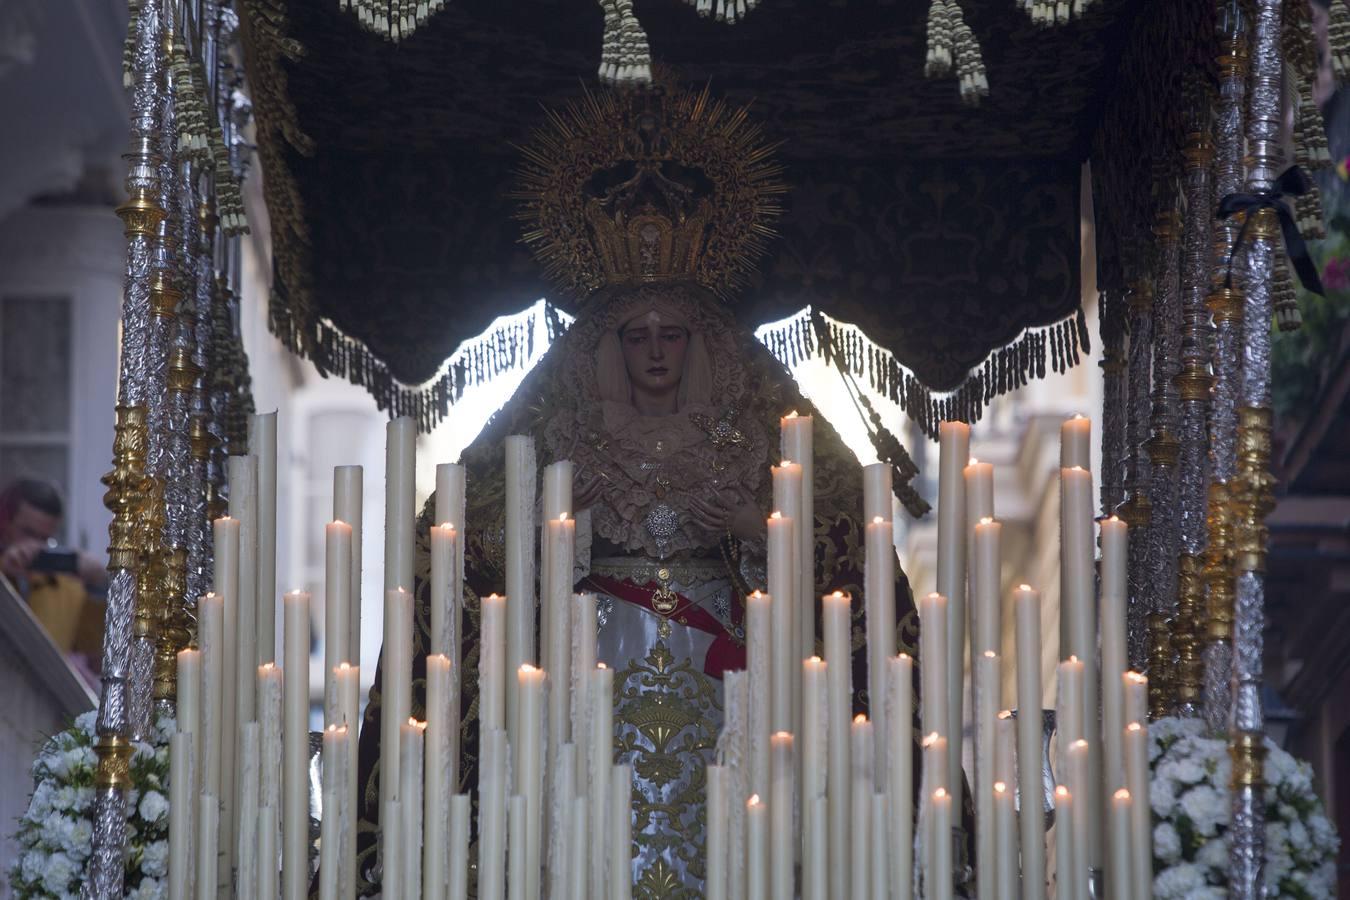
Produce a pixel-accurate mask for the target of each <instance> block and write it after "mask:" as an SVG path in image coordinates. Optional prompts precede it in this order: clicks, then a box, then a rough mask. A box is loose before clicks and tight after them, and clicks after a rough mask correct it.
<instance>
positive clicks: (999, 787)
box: [994, 781, 1008, 794]
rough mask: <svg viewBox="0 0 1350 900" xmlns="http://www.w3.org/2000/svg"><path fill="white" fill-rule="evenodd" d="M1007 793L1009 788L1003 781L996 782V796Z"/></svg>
mask: <svg viewBox="0 0 1350 900" xmlns="http://www.w3.org/2000/svg"><path fill="white" fill-rule="evenodd" d="M1007 792H1008V786H1007V785H1006V784H1004V783H1003V782H1001V781H995V782H994V793H995V794H1006V793H1007Z"/></svg>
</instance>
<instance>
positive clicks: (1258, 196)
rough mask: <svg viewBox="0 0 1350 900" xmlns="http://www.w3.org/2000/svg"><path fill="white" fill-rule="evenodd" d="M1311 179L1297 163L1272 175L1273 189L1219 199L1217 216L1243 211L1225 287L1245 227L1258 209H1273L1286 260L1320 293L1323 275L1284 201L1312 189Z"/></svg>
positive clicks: (1308, 286) (1230, 285)
mask: <svg viewBox="0 0 1350 900" xmlns="http://www.w3.org/2000/svg"><path fill="white" fill-rule="evenodd" d="M1312 186H1313V185H1312V181H1311V180H1310V179H1309V178H1308V175H1307V173H1306V172H1304V171H1303V170H1302V169H1300V168H1299V167H1298V166H1290V167H1289V168H1287V169H1285V170H1284V172H1282V173H1281V174H1280V177H1279V178H1277V179H1275V187H1274V189H1273V190H1269V191H1260V192H1257V193H1251V194H1244V193H1238V194H1229V195H1228V196H1227V197H1224V198H1223V199H1222V200H1220V201H1219V215H1218V217H1219V220H1220V221H1223V220H1224V219H1227V218H1228V217H1229V216H1231V215H1233V214H1234V213H1246V217H1245V218H1244V219H1243V220H1242V227H1241V228H1239V229H1238V233H1237V237H1236V238H1234V240H1233V246H1232V249H1230V250H1229V251H1228V275H1227V277H1226V278H1225V279H1224V286H1225V287H1232V286H1233V258H1234V257H1236V256H1237V252H1238V250H1239V249H1240V248H1241V247H1242V242H1243V241H1244V240H1245V239H1246V237H1247V227H1248V226H1249V225H1251V224H1252V219H1253V218H1254V217H1255V214H1256V212H1257V211H1258V210H1261V209H1273V210H1275V215H1276V216H1278V217H1279V220H1280V231H1281V232H1282V233H1283V234H1284V249H1285V251H1286V252H1287V253H1288V254H1289V262H1291V263H1292V264H1293V266H1294V271H1295V272H1297V273H1298V280H1299V281H1300V282H1301V283H1302V284H1303V286H1304V287H1305V288H1307V289H1308V290H1309V291H1311V292H1312V293H1314V294H1318V295H1322V294H1323V290H1322V278H1321V276H1319V275H1318V274H1317V264H1316V263H1314V262H1313V259H1312V256H1311V255H1309V253H1308V243H1307V241H1305V240H1304V239H1303V235H1302V234H1301V233H1300V232H1299V230H1298V223H1296V222H1295V221H1294V214H1293V213H1292V212H1291V211H1290V210H1289V206H1288V204H1286V203H1285V202H1284V198H1285V197H1301V196H1303V195H1304V194H1306V193H1308V191H1310V190H1312Z"/></svg>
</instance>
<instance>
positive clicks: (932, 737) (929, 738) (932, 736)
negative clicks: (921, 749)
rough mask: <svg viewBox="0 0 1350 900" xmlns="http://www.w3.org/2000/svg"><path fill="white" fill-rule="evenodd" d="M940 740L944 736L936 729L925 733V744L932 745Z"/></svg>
mask: <svg viewBox="0 0 1350 900" xmlns="http://www.w3.org/2000/svg"><path fill="white" fill-rule="evenodd" d="M940 740H942V738H941V736H940V735H939V734H938V733H937V732H936V731H934V732H931V733H929V734H926V735H924V739H923V746H925V747H931V746H933V745H934V744H936V743H937V742H938V741H940Z"/></svg>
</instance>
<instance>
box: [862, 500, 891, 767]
mask: <svg viewBox="0 0 1350 900" xmlns="http://www.w3.org/2000/svg"><path fill="white" fill-rule="evenodd" d="M866 527H867V534H866V537H865V543H866V548H867V555H866V557H865V563H864V571H863V583H864V590H865V593H864V595H863V597H864V600H865V601H866V605H867V684H868V686H869V689H870V695H871V696H873V697H884V696H885V694H884V692H885V690H886V688H885V685H886V666H887V661H888V660H890V658H891V657H893V656H895V531H894V527H893V526H892V524H891V521H890V520H889V519H873V520H871V521H870V522H868V523H867V526H866ZM871 713H872V722H873V725H874V726H875V727H874V728H873V737H874V740H875V742H876V746H875V747H874V748H873V751H872V752H873V756H874V757H875V758H876V759H878V760H881V759H884V758H885V753H886V739H887V735H888V734H889V731H888V728H887V720H886V704H885V703H884V702H882V703H873V704H872V705H871ZM873 787H874V788H875V789H876V790H877V791H884V790H885V789H886V767H885V766H883V765H878V766H877V767H876V771H875V772H874V773H873Z"/></svg>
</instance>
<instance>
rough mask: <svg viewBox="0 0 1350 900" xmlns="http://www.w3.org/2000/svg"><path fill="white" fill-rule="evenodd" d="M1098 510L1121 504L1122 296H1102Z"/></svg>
mask: <svg viewBox="0 0 1350 900" xmlns="http://www.w3.org/2000/svg"><path fill="white" fill-rule="evenodd" d="M1101 335H1102V361H1101V367H1102V395H1103V399H1102V486H1101V501H1102V509H1104V510H1114V509H1116V507H1118V506H1119V505H1120V504H1121V503H1123V502H1124V501H1125V455H1126V449H1125V448H1126V422H1127V420H1128V418H1129V416H1128V414H1127V413H1126V403H1127V401H1128V399H1129V385H1128V382H1127V381H1126V372H1127V370H1128V367H1129V366H1128V361H1127V359H1126V356H1125V294H1124V291H1119V290H1113V291H1109V292H1106V293H1103V295H1102V327H1101Z"/></svg>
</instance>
